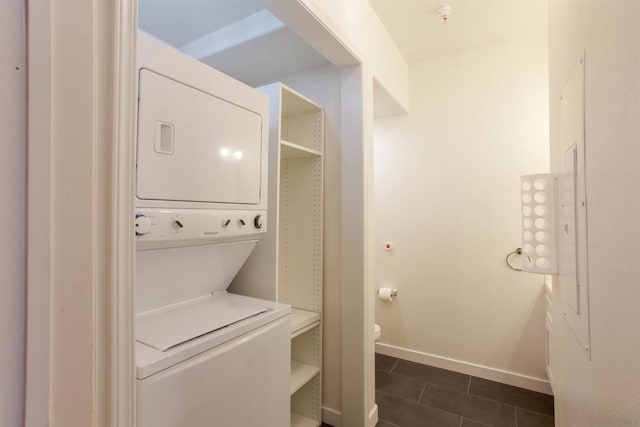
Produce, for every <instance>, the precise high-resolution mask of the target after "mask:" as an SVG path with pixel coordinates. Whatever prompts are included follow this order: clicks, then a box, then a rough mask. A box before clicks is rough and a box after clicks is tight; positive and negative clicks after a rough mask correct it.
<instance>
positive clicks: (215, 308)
mask: <svg viewBox="0 0 640 427" xmlns="http://www.w3.org/2000/svg"><path fill="white" fill-rule="evenodd" d="M138 58H139V60H138V66H139V67H138V68H139V103H138V138H137V147H136V148H137V151H136V212H135V229H136V285H135V286H136V293H135V294H136V304H135V305H136V325H135V328H136V331H135V334H136V377H137V426H138V427H205V426H206V427H212V426H219V427H248V426H264V427H283V426H287V425H289V413H290V411H289V407H290V399H289V375H290V307H289V306H288V305H284V304H279V303H275V302H272V301H265V300H260V299H255V298H251V297H248V296H241V295H235V294H232V293H229V292H227V287H228V286H229V284H230V283H231V281H232V280H233V278H234V277H235V275H236V273H237V272H238V270H239V269H240V267H242V265H243V264H244V262H245V261H246V259H247V257H248V256H249V254H250V253H251V251H252V250H253V249H254V248H255V247H256V245H257V244H259V240H260V237H261V236H262V235H263V234H264V233H265V231H266V229H267V227H268V221H267V219H268V213H267V167H268V123H269V120H268V108H269V106H268V99H267V97H266V95H263V94H261V93H259V92H258V91H256V90H254V89H252V88H250V87H248V86H246V85H244V84H242V83H240V82H238V81H236V80H234V79H232V78H230V77H228V76H226V75H224V74H222V73H220V72H217V71H216V70H214V69H212V68H211V67H209V66H206V65H204V64H202V63H200V62H198V61H196V60H194V59H192V58H189V57H187V56H185V55H183V54H182V53H180V52H178V51H176V50H173V49H172V48H170V47H168V46H166V45H164V44H163V43H161V42H159V41H157V40H155V39H153V38H151V37H150V36H148V35H145V34H142V33H141V34H139V41H138Z"/></svg>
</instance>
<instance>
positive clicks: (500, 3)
mask: <svg viewBox="0 0 640 427" xmlns="http://www.w3.org/2000/svg"><path fill="white" fill-rule="evenodd" d="M369 3H370V4H371V6H372V7H373V8H374V10H375V11H376V13H377V14H378V16H379V17H380V20H381V21H382V23H383V24H384V26H385V27H386V28H387V31H388V32H389V34H390V35H391V38H393V40H394V41H395V43H396V45H397V46H398V48H399V49H400V51H401V52H402V54H403V55H404V57H405V59H406V60H407V61H408V62H409V63H412V62H416V61H420V60H423V59H426V58H429V57H433V56H437V55H443V54H447V53H452V52H456V51H461V50H465V49H469V48H473V47H477V46H482V45H486V44H490V43H495V42H500V41H503V40H507V39H510V38H516V37H523V36H528V35H544V34H545V33H546V31H547V1H546V0H438V1H433V0H369ZM443 4H447V5H450V6H451V14H450V15H449V19H448V21H447V22H446V23H444V22H443V21H442V18H441V17H440V15H439V14H438V12H437V9H438V7H439V6H441V5H443Z"/></svg>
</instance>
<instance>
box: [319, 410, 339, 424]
mask: <svg viewBox="0 0 640 427" xmlns="http://www.w3.org/2000/svg"><path fill="white" fill-rule="evenodd" d="M322 422H323V423H325V424H329V425H330V426H333V427H342V412H338V411H336V410H335V409H332V408H327V407H326V406H323V407H322Z"/></svg>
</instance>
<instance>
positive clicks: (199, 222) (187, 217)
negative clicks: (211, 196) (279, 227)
mask: <svg viewBox="0 0 640 427" xmlns="http://www.w3.org/2000/svg"><path fill="white" fill-rule="evenodd" d="M266 218H267V212H266V211H239V210H238V211H237V210H233V211H222V210H204V209H199V210H196V209H153V208H148V209H143V208H140V209H137V210H136V214H135V220H134V221H135V222H134V228H135V233H136V241H139V242H159V241H173V240H236V239H239V238H240V239H241V238H244V237H249V236H251V235H257V234H262V233H265V232H266V231H267V226H266V224H267V221H266Z"/></svg>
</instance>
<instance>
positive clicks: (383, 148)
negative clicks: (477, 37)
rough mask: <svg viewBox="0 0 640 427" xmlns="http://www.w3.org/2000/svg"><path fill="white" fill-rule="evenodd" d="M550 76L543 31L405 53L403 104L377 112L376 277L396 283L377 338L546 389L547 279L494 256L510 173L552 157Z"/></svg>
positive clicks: (513, 207)
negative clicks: (427, 54) (380, 115)
mask: <svg viewBox="0 0 640 427" xmlns="http://www.w3.org/2000/svg"><path fill="white" fill-rule="evenodd" d="M547 83H548V81H547V40H546V36H545V35H544V34H543V35H539V36H537V37H532V38H528V39H517V40H513V41H509V42H504V43H499V44H492V45H488V46H484V47H480V48H475V49H472V50H467V51H463V52H459V53H455V54H450V55H447V56H442V57H437V58H434V59H430V60H425V61H423V62H419V63H416V64H413V65H412V66H411V67H410V94H411V112H410V113H409V114H408V115H405V116H395V117H389V118H385V119H378V120H376V126H375V211H376V213H375V217H376V240H375V242H376V285H377V286H382V285H390V286H392V287H395V288H397V289H398V293H399V295H398V298H397V299H396V300H395V301H394V302H393V303H391V304H389V303H384V302H381V301H378V302H377V308H376V319H377V320H378V322H379V323H380V325H381V326H382V343H384V344H387V345H392V346H396V347H399V348H401V349H405V350H412V351H414V352H417V353H411V357H413V358H414V359H416V360H422V361H425V362H428V363H433V364H440V365H441V366H444V367H449V368H453V369H459V370H463V371H467V373H473V374H475V375H481V376H482V375H484V376H487V377H489V378H492V379H496V380H500V381H505V382H511V383H514V384H517V385H520V386H525V387H530V388H534V389H539V390H548V384H546V383H545V381H546V373H545V342H544V307H543V306H544V303H543V277H542V276H539V275H533V274H529V273H522V272H514V271H512V270H510V269H509V268H508V267H507V266H506V265H505V262H504V258H505V255H506V254H507V253H508V252H510V251H512V250H513V249H515V248H516V247H518V246H520V242H521V240H520V218H521V217H520V186H519V177H520V175H523V174H528V173H538V172H546V171H548V169H549V165H548V163H549V161H548V158H549V148H548V117H547V105H548V100H547V92H548V84H547ZM387 240H388V241H391V242H393V243H394V245H395V249H393V251H392V252H385V251H384V249H383V244H384V242H385V241H387ZM384 347H385V346H384V345H382V346H380V345H379V346H378V350H379V351H382V352H384V351H385V350H386V351H387V352H388V351H389V350H394V349H393V348H384ZM396 350H397V349H396ZM396 354H400V355H405V356H407V353H406V352H405V353H397V352H396ZM432 356H435V357H432ZM442 358H445V359H442ZM448 359H453V361H452V360H448ZM458 362H461V363H458ZM472 365H481V366H483V367H487V368H489V369H483V368H478V367H475V366H472ZM501 371H504V372H501ZM528 377H533V378H534V380H532V379H531V378H528ZM535 379H537V380H535Z"/></svg>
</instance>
